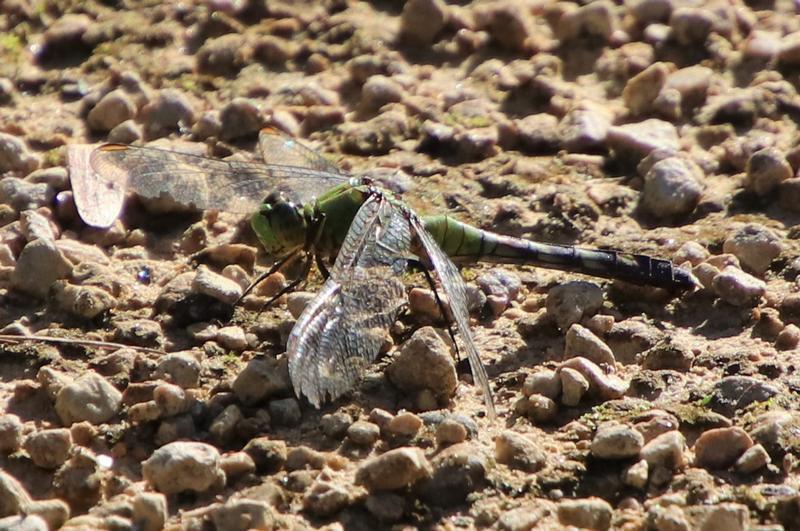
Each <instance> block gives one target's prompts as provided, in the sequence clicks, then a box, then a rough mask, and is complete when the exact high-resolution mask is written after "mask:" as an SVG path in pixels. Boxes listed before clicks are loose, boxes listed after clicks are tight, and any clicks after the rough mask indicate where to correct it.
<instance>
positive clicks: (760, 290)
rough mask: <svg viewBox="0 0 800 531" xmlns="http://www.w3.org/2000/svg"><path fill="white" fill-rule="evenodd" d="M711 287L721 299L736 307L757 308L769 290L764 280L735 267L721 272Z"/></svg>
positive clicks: (728, 267) (729, 267)
mask: <svg viewBox="0 0 800 531" xmlns="http://www.w3.org/2000/svg"><path fill="white" fill-rule="evenodd" d="M711 287H712V289H713V290H714V293H716V294H717V296H719V298H720V299H722V300H723V301H725V302H727V303H729V304H732V305H734V306H755V305H757V304H758V302H759V301H760V300H761V297H763V296H764V293H766V290H767V285H766V284H765V283H764V281H763V280H761V279H758V278H756V277H754V276H753V275H750V274H748V273H745V272H744V271H742V270H741V269H738V268H736V267H733V266H727V267H726V268H725V269H723V270H722V271H720V273H719V274H718V275H716V276H715V277H714V279H713V280H712V281H711Z"/></svg>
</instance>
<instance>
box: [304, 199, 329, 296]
mask: <svg viewBox="0 0 800 531" xmlns="http://www.w3.org/2000/svg"><path fill="white" fill-rule="evenodd" d="M327 218H328V217H327V216H326V215H325V213H324V212H319V211H318V212H316V214H315V215H314V217H313V218H311V228H310V230H309V231H308V237H307V239H306V245H305V249H306V251H308V252H313V253H314V261H315V262H316V264H317V268H318V269H319V272H320V273H322V278H323V279H324V280H328V277H330V276H331V273H330V271H328V267H327V266H326V265H325V262H324V260H323V259H322V256H321V255H320V253H318V252H314V250H315V249H318V247H319V242H320V238H322V229H323V228H324V227H325V220H326V219H327Z"/></svg>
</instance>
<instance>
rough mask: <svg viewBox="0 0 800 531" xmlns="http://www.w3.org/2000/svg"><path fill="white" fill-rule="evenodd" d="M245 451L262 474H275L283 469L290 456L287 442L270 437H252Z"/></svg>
mask: <svg viewBox="0 0 800 531" xmlns="http://www.w3.org/2000/svg"><path fill="white" fill-rule="evenodd" d="M243 451H244V452H245V453H247V455H249V456H250V457H251V458H252V459H253V462H254V463H255V465H256V469H257V470H258V471H259V472H260V473H262V474H274V473H275V472H277V471H279V470H281V469H282V468H283V465H284V464H285V463H286V459H287V456H288V451H287V449H286V443H285V442H283V441H279V440H272V439H270V438H269V437H258V438H256V439H251V440H250V442H248V443H247V444H246V445H245V447H244V449H243Z"/></svg>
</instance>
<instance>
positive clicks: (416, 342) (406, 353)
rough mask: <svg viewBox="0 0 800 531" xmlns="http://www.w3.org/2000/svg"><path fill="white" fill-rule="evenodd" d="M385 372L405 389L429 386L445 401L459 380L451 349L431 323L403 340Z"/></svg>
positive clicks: (411, 389) (397, 384)
mask: <svg viewBox="0 0 800 531" xmlns="http://www.w3.org/2000/svg"><path fill="white" fill-rule="evenodd" d="M386 375H387V376H388V378H389V380H390V381H391V382H392V383H393V384H394V385H396V386H397V387H398V388H400V389H401V390H403V391H405V392H406V393H414V392H416V391H419V390H422V389H429V390H431V391H433V393H434V395H435V396H436V397H437V399H438V400H439V401H440V402H441V403H445V404H446V403H447V401H449V399H450V397H451V396H453V394H454V393H455V389H456V385H457V383H458V380H457V377H456V369H455V365H454V363H453V358H452V356H451V355H450V349H449V348H448V347H447V345H446V344H445V343H444V341H443V340H442V338H441V337H440V336H439V334H437V333H436V331H435V330H434V329H433V328H431V327H429V326H426V327H423V328H420V329H419V330H417V331H416V332H414V334H413V335H412V336H411V337H410V338H409V339H408V340H407V341H406V342H405V343H403V345H402V346H401V347H400V353H399V354H398V355H397V356H395V358H394V360H393V361H392V363H391V365H389V367H388V368H387V369H386Z"/></svg>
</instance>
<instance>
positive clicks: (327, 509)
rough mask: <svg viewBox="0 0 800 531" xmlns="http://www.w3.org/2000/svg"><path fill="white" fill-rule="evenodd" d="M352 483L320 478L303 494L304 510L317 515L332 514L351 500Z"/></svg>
mask: <svg viewBox="0 0 800 531" xmlns="http://www.w3.org/2000/svg"><path fill="white" fill-rule="evenodd" d="M349 487H350V485H347V484H345V485H342V484H339V483H337V482H335V481H326V480H325V479H322V478H318V479H317V480H316V481H314V483H313V484H312V485H311V488H309V489H308V490H307V491H306V493H305V495H304V496H303V510H305V511H308V512H309V513H311V514H314V515H316V516H322V517H325V516H331V515H333V514H336V513H338V512H339V511H341V510H342V509H344V508H345V507H347V506H348V505H349V504H350V502H351V495H350V491H351V489H350V488H349Z"/></svg>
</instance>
